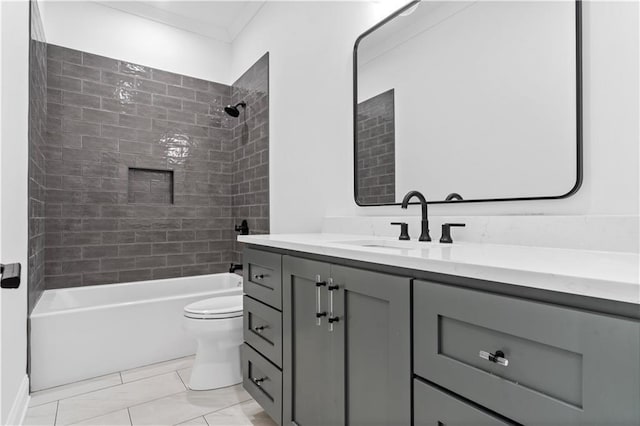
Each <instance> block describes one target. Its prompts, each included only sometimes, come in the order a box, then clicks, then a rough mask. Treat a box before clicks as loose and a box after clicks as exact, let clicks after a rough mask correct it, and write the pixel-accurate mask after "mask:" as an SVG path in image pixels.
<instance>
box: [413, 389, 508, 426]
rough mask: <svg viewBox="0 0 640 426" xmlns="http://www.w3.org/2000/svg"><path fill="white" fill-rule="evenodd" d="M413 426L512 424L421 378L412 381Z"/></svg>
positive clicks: (488, 425)
mask: <svg viewBox="0 0 640 426" xmlns="http://www.w3.org/2000/svg"><path fill="white" fill-rule="evenodd" d="M413 386H414V390H413V393H414V407H415V408H414V421H413V424H414V426H440V425H446V426H470V425H472V426H504V425H514V423H512V422H509V421H508V420H506V419H502V418H500V417H498V416H497V415H493V414H490V413H488V412H486V411H485V410H482V409H480V408H476V407H474V406H472V405H470V404H468V403H467V402H465V401H463V400H461V399H460V398H459V397H457V396H454V395H453V394H449V393H445V392H443V391H440V390H438V389H436V388H434V387H432V386H430V385H428V384H426V383H424V382H423V381H421V380H418V379H416V380H415V381H414V385H413Z"/></svg>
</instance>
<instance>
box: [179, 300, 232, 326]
mask: <svg viewBox="0 0 640 426" xmlns="http://www.w3.org/2000/svg"><path fill="white" fill-rule="evenodd" d="M184 316H185V317H187V318H192V319H207V320H215V319H227V318H237V317H241V316H242V295H235V296H220V297H212V298H210V299H205V300H200V301H198V302H194V303H191V304H189V305H187V306H185V307H184Z"/></svg>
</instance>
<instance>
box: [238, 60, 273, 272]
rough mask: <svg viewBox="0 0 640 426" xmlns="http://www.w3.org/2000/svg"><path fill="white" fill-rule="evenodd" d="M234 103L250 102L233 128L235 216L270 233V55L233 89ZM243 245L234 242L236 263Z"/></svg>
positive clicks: (253, 230)
mask: <svg viewBox="0 0 640 426" xmlns="http://www.w3.org/2000/svg"><path fill="white" fill-rule="evenodd" d="M231 89H232V96H231V100H232V102H233V104H234V105H235V104H236V103H238V102H240V101H244V102H246V103H247V107H246V109H245V110H244V111H242V112H241V114H240V117H238V118H237V119H231V126H232V128H233V144H234V151H233V158H234V163H233V185H232V192H233V216H234V218H236V221H237V223H238V224H239V223H240V221H242V220H243V219H246V220H247V222H248V223H249V229H250V232H251V234H267V233H269V53H265V54H264V55H263V56H262V57H261V58H260V59H259V60H258V61H257V62H256V63H255V64H254V65H253V66H252V67H251V68H249V69H248V70H247V71H246V72H245V73H244V74H243V75H242V76H241V77H240V78H239V79H238V80H237V81H236V82H235V83H233V85H232V86H231ZM241 246H242V244H240V243H237V242H236V243H235V262H238V263H239V262H241V261H242V259H241V252H242V247H241Z"/></svg>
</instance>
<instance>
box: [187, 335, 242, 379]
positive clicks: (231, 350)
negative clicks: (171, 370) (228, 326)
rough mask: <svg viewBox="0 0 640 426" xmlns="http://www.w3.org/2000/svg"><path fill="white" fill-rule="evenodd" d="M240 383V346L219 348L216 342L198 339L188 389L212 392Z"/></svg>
mask: <svg viewBox="0 0 640 426" xmlns="http://www.w3.org/2000/svg"><path fill="white" fill-rule="evenodd" d="M241 382H242V371H241V366H240V345H239V344H233V345H231V346H226V347H221V345H220V344H218V342H215V341H211V340H208V339H198V351H197V352H196V359H195V361H194V364H193V369H192V370H191V377H190V378H189V389H191V390H212V389H219V388H224V387H227V386H232V385H237V384H239V383H241Z"/></svg>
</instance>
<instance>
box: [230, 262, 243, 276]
mask: <svg viewBox="0 0 640 426" xmlns="http://www.w3.org/2000/svg"><path fill="white" fill-rule="evenodd" d="M241 270H242V263H232V264H231V266H230V267H229V273H231V274H233V273H234V272H235V271H241Z"/></svg>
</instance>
